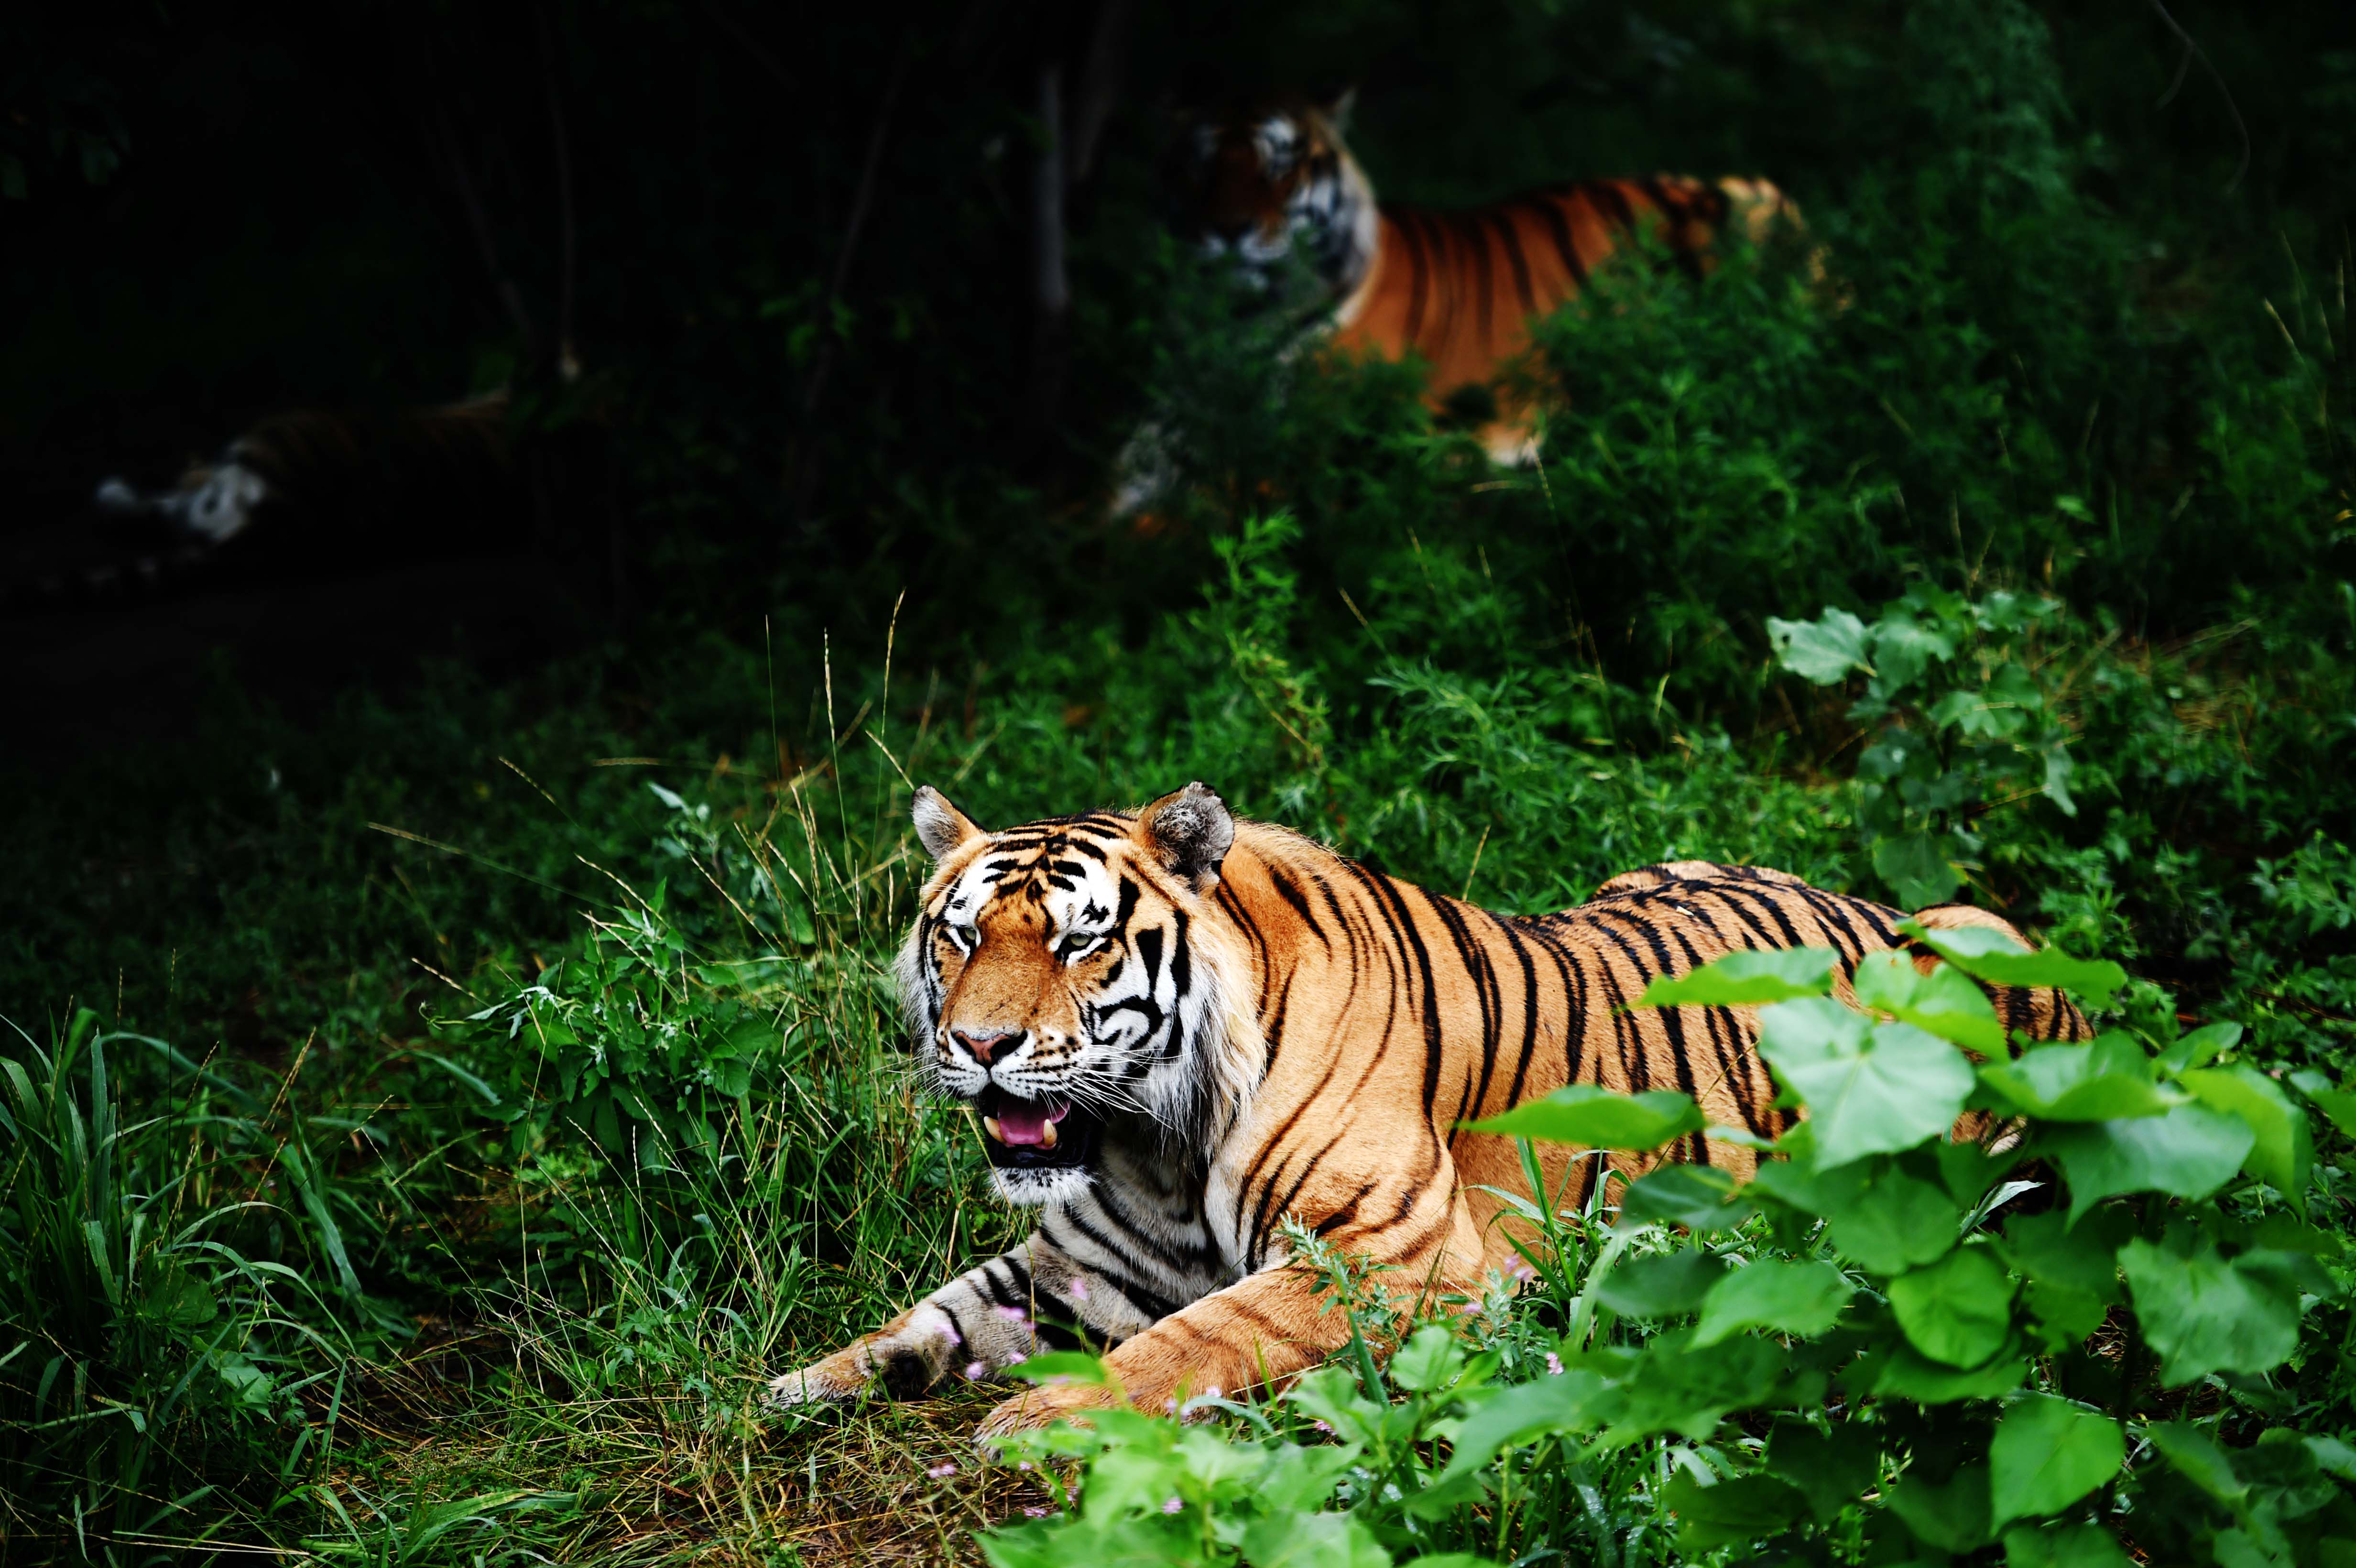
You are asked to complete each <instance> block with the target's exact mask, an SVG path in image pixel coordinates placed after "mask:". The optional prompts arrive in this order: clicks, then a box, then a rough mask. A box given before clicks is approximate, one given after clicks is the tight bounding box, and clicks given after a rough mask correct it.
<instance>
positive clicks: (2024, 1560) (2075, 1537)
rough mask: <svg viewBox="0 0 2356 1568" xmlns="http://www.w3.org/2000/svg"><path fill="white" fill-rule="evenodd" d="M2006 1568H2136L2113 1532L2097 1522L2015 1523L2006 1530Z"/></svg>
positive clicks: (2133, 1561)
mask: <svg viewBox="0 0 2356 1568" xmlns="http://www.w3.org/2000/svg"><path fill="white" fill-rule="evenodd" d="M2004 1563H2005V1568H2136V1563H2135V1559H2134V1558H2132V1557H2129V1556H2128V1555H2127V1554H2126V1551H2125V1549H2123V1548H2122V1547H2121V1546H2120V1545H2119V1543H2118V1542H2117V1541H2115V1540H2113V1539H2112V1538H2111V1532H2110V1531H2106V1530H2104V1528H2103V1527H2102V1526H2101V1525H2098V1524H2057V1525H2051V1526H2048V1527H2047V1528H2046V1529H2043V1530H2040V1529H2038V1528H2037V1527H2036V1526H2034V1525H2028V1524H2016V1525H2014V1526H2013V1527H2012V1528H2011V1529H2010V1530H2008V1531H2005V1532H2004Z"/></svg>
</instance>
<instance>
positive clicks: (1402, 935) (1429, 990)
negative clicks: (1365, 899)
mask: <svg viewBox="0 0 2356 1568" xmlns="http://www.w3.org/2000/svg"><path fill="white" fill-rule="evenodd" d="M1352 869H1354V870H1355V871H1356V872H1357V873H1358V880H1360V881H1362V882H1364V883H1365V885H1366V886H1367V888H1369V889H1370V890H1372V891H1373V892H1374V895H1375V901H1376V903H1378V904H1380V905H1381V906H1382V911H1383V921H1384V923H1385V924H1387V925H1388V926H1389V927H1390V928H1391V936H1392V939H1393V941H1394V942H1395V943H1396V944H1398V948H1399V955H1400V956H1401V957H1407V956H1408V955H1410V954H1411V955H1413V956H1414V959H1415V967H1416V974H1417V976H1418V977H1419V978H1420V979H1421V980H1422V982H1423V994H1422V997H1421V1001H1420V1005H1419V1006H1418V1007H1417V1008H1416V1010H1417V1011H1418V1013H1419V1015H1420V1016H1421V1019H1422V1023H1423V1114H1424V1119H1425V1120H1426V1121H1427V1122H1428V1121H1430V1117H1431V1106H1432V1102H1433V1101H1435V1100H1437V1099H1438V1098H1439V1097H1440V1056H1441V1052H1442V1049H1443V1045H1442V1028H1441V1023H1440V1003H1439V998H1438V997H1437V996H1436V995H1435V994H1434V987H1433V984H1432V970H1431V950H1430V948H1428V947H1426V946H1425V945H1424V944H1423V935H1422V933H1420V932H1419V931H1417V930H1416V928H1415V917H1414V916H1413V915H1411V914H1409V913H1408V907H1407V901H1406V900H1405V899H1404V898H1401V897H1400V896H1399V891H1398V888H1397V887H1396V886H1395V885H1393V883H1392V881H1391V880H1390V879H1389V878H1388V877H1386V876H1384V875H1382V874H1381V873H1380V872H1378V871H1369V870H1366V869H1364V868H1363V867H1353V868H1352ZM1416 1000H1417V998H1416V997H1415V995H1414V993H1413V992H1412V990H1410V992H1409V995H1408V1001H1409V1003H1410V1005H1414V1004H1415V1003H1416Z"/></svg>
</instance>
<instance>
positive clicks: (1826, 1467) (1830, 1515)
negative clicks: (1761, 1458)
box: [1767, 1415, 1881, 1524]
mask: <svg viewBox="0 0 2356 1568" xmlns="http://www.w3.org/2000/svg"><path fill="white" fill-rule="evenodd" d="M1880 1460H1881V1445H1880V1444H1879V1442H1877V1441H1876V1440H1875V1437H1874V1435H1873V1433H1872V1432H1871V1431H1870V1430H1869V1429H1868V1428H1867V1427H1866V1426H1865V1425H1864V1424H1863V1423H1861V1422H1855V1421H1835V1422H1834V1423H1833V1424H1832V1428H1831V1430H1830V1431H1829V1432H1819V1431H1817V1430H1816V1429H1815V1427H1813V1426H1811V1425H1809V1424H1807V1423H1806V1422H1805V1421H1804V1420H1801V1419H1799V1418H1798V1417H1796V1416H1790V1415H1786V1416H1783V1417H1782V1418H1780V1419H1779V1420H1778V1421H1777V1422H1776V1423H1775V1430H1774V1431H1773V1433H1772V1434H1771V1435H1769V1436H1768V1439H1767V1469H1768V1471H1769V1473H1770V1474H1772V1475H1775V1476H1779V1477H1782V1478H1783V1479H1784V1480H1786V1481H1788V1482H1790V1483H1791V1484H1792V1485H1793V1486H1794V1487H1796V1488H1799V1490H1800V1493H1801V1495H1802V1496H1804V1497H1805V1498H1806V1499H1808V1508H1809V1509H1810V1511H1812V1512H1813V1513H1815V1516H1816V1522H1817V1523H1819V1524H1830V1523H1831V1522H1832V1521H1833V1520H1836V1519H1837V1518H1839V1517H1840V1512H1841V1509H1844V1508H1847V1506H1848V1505H1849V1504H1850V1503H1853V1502H1855V1501H1856V1500H1857V1499H1858V1498H1859V1497H1861V1496H1862V1495H1864V1494H1865V1493H1867V1492H1869V1491H1870V1490H1872V1489H1873V1483H1874V1480H1875V1477H1876V1476H1877V1474H1878V1472H1879V1468H1880Z"/></svg>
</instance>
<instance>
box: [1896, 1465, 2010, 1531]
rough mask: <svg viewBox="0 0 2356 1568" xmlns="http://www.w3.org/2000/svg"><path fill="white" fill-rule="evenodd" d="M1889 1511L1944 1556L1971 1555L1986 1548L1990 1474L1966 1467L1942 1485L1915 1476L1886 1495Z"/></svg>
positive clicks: (1909, 1475)
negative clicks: (1968, 1553)
mask: <svg viewBox="0 0 2356 1568" xmlns="http://www.w3.org/2000/svg"><path fill="white" fill-rule="evenodd" d="M1886 1496H1887V1498H1888V1500H1889V1506H1890V1512H1892V1513H1894V1514H1896V1515H1897V1516H1898V1517H1899V1518H1900V1519H1902V1520H1905V1521H1906V1528H1907V1529H1909V1530H1911V1531H1913V1532H1914V1533H1915V1535H1916V1536H1917V1537H1918V1538H1919V1539H1921V1540H1922V1541H1925V1542H1926V1543H1928V1544H1930V1545H1932V1546H1935V1547H1937V1548H1938V1549H1939V1550H1940V1551H1942V1552H1969V1551H1971V1550H1973V1549H1974V1548H1976V1547H1978V1546H1982V1545H1985V1544H1987V1539H1988V1534H1989V1530H1988V1472H1987V1466H1985V1465H1966V1466H1965V1467H1963V1468H1962V1469H1960V1470H1957V1471H1956V1472H1955V1473H1954V1475H1952V1476H1950V1477H1947V1479H1946V1480H1944V1481H1941V1482H1933V1481H1927V1480H1924V1479H1923V1478H1922V1476H1921V1475H1920V1474H1918V1473H1915V1472H1912V1471H1909V1472H1908V1473H1907V1475H1906V1476H1905V1477H1904V1478H1903V1479H1901V1481H1900V1482H1899V1483H1898V1484H1897V1485H1896V1486H1894V1487H1892V1488H1890V1490H1889V1492H1888V1493H1887V1494H1886Z"/></svg>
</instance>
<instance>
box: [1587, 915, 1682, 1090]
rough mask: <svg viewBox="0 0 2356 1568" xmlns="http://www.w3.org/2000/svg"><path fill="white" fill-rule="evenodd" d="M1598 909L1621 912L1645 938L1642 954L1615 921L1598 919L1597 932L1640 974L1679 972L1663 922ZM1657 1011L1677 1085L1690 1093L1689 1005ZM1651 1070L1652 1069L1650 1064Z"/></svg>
mask: <svg viewBox="0 0 2356 1568" xmlns="http://www.w3.org/2000/svg"><path fill="white" fill-rule="evenodd" d="M1597 913H1598V914H1617V915H1620V916H1621V918H1622V919H1623V920H1625V921H1626V922H1627V923H1628V924H1629V925H1630V927H1631V928H1632V929H1633V930H1634V932H1635V933H1636V934H1637V935H1638V936H1639V937H1641V938H1642V939H1643V941H1644V949H1645V951H1644V953H1642V954H1639V953H1638V952H1637V951H1636V950H1635V949H1634V948H1633V947H1631V946H1630V945H1629V944H1628V943H1627V941H1626V940H1625V939H1624V938H1623V937H1622V935H1621V933H1619V932H1618V931H1616V930H1614V929H1613V928H1612V925H1611V924H1609V923H1605V922H1604V921H1602V920H1598V921H1597V922H1596V923H1595V929H1596V930H1597V932H1599V933H1601V934H1602V935H1604V936H1605V937H1607V938H1609V939H1610V940H1611V942H1612V945H1613V946H1615V947H1617V948H1619V949H1620V951H1621V952H1622V953H1623V954H1625V955H1627V957H1628V962H1629V965H1631V966H1632V967H1633V968H1634V970H1635V971H1636V974H1637V976H1638V977H1639V978H1641V979H1644V980H1645V981H1648V982H1649V981H1650V980H1652V979H1653V978H1655V976H1662V975H1674V974H1676V972H1677V971H1676V966H1675V964H1674V962H1673V960H1672V959H1671V958H1670V956H1669V944H1667V943H1666V942H1665V941H1663V940H1662V939H1661V924H1660V922H1658V921H1651V920H1642V919H1639V918H1638V917H1636V916H1634V915H1631V914H1627V913H1625V912H1622V911H1620V910H1599V911H1598V912H1597ZM1647 957H1649V958H1650V959H1651V965H1650V966H1649V967H1647V965H1646V962H1645V960H1646V958H1647ZM1639 989H1640V990H1641V987H1639ZM1657 1011H1658V1016H1659V1018H1660V1020H1661V1028H1662V1030H1663V1031H1664V1032H1665V1033H1666V1034H1667V1035H1668V1037H1669V1055H1670V1058H1671V1060H1672V1061H1675V1062H1676V1070H1677V1085H1676V1086H1677V1087H1678V1088H1679V1089H1681V1090H1683V1091H1684V1092H1685V1093H1688V1094H1690V1093H1693V1092H1694V1075H1693V1062H1692V1061H1690V1060H1689V1059H1688V1057H1687V1052H1686V1023H1685V1017H1684V1014H1685V1009H1684V1008H1659V1009H1657ZM1647 1071H1648V1072H1649V1068H1648V1070H1647ZM1646 1087H1647V1088H1649V1087H1651V1085H1650V1084H1647V1085H1646Z"/></svg>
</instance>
